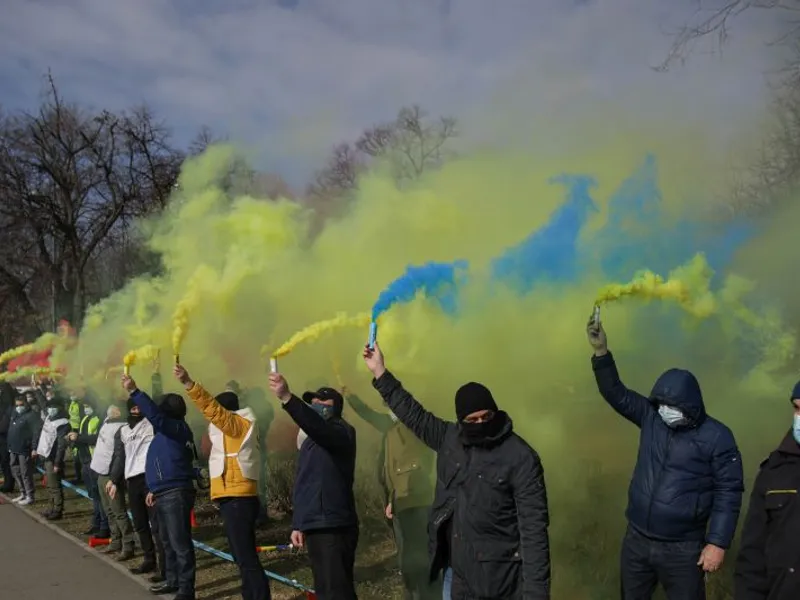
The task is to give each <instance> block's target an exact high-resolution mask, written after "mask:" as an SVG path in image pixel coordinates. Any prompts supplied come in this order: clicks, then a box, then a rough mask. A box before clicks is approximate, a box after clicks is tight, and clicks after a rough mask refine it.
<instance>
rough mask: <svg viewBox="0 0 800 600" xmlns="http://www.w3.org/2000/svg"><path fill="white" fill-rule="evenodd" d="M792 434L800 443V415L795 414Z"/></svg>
mask: <svg viewBox="0 0 800 600" xmlns="http://www.w3.org/2000/svg"><path fill="white" fill-rule="evenodd" d="M792 435H793V436H794V439H795V441H796V442H797V443H798V444H800V415H795V416H794V422H793V423H792Z"/></svg>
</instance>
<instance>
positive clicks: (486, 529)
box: [373, 371, 550, 600]
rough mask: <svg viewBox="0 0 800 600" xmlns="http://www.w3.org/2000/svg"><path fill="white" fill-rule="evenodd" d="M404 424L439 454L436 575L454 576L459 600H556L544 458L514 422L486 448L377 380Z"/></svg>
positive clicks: (432, 539)
mask: <svg viewBox="0 0 800 600" xmlns="http://www.w3.org/2000/svg"><path fill="white" fill-rule="evenodd" d="M373 385H374V386H375V388H376V389H377V390H378V392H380V394H381V396H382V397H383V400H384V401H385V402H386V403H387V404H388V405H389V408H390V409H391V410H392V412H394V414H395V415H397V417H398V419H399V420H400V421H401V422H402V423H403V424H404V425H405V426H406V427H408V428H409V429H410V430H411V431H412V432H414V434H415V435H416V436H417V437H419V438H420V439H421V440H422V441H423V442H425V444H426V445H427V446H429V447H430V448H431V449H432V450H433V451H434V452H436V453H437V461H436V474H437V481H436V492H435V497H434V500H433V504H432V505H431V513H430V522H429V524H428V538H429V539H428V550H429V553H430V559H431V569H430V575H431V579H433V578H435V577H436V575H437V574H438V573H439V571H440V570H441V569H443V568H444V567H446V566H447V565H448V564H449V566H450V567H451V568H452V569H453V585H452V597H453V598H458V599H459V600H473V599H475V600H478V599H480V600H495V599H496V600H500V599H501V598H502V599H504V600H516V599H523V598H524V599H525V600H544V599H549V598H550V543H549V536H548V533H547V528H548V526H549V516H548V510H547V492H546V488H545V481H544V471H543V469H542V463H541V461H540V460H539V455H538V454H537V453H536V451H535V450H533V448H531V447H530V446H529V445H528V444H527V443H526V442H525V440H523V439H522V438H521V437H519V436H518V435H516V434H515V433H514V432H513V424H512V422H511V419H510V418H509V417H508V416H507V415H506V414H505V413H503V412H498V413H497V415H496V416H495V419H498V418H500V419H504V420H505V423H504V426H503V427H502V429H500V430H499V431H498V432H497V433H495V434H494V435H493V436H492V437H491V439H487V440H486V441H485V443H482V444H481V445H467V444H465V443H464V441H463V438H462V436H461V429H460V426H459V425H458V424H456V423H451V422H447V421H444V420H442V419H439V418H438V417H436V416H435V415H433V414H432V413H430V412H428V411H427V410H425V409H424V408H423V407H422V405H421V404H420V403H419V402H417V401H416V400H415V399H414V397H413V396H411V394H409V393H408V392H407V391H406V390H405V389H403V386H402V385H401V384H400V382H399V381H398V380H397V379H395V377H394V376H393V375H392V374H391V373H389V372H388V371H387V372H386V373H384V374H383V375H382V376H381V377H380V379H377V380H373Z"/></svg>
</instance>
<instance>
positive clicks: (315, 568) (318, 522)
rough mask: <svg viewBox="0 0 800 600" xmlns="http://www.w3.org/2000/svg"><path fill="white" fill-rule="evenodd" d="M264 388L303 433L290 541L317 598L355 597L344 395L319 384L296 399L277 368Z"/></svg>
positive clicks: (355, 529)
mask: <svg viewBox="0 0 800 600" xmlns="http://www.w3.org/2000/svg"><path fill="white" fill-rule="evenodd" d="M269 387H270V389H271V390H272V393H273V394H275V396H276V397H277V398H278V400H280V402H281V404H282V406H283V410H285V411H286V412H287V413H288V414H289V416H290V417H291V418H292V420H293V421H294V422H295V423H297V425H298V426H299V427H300V430H301V431H302V432H303V436H304V438H305V439H302V438H299V442H300V454H299V456H298V459H297V473H296V476H295V482H294V491H293V497H292V504H293V506H294V512H293V514H292V529H293V531H292V544H293V545H294V546H296V547H302V546H303V545H305V546H306V547H307V549H308V557H309V559H310V561H311V571H312V573H313V575H314V591H315V592H316V595H317V598H319V600H355V599H356V598H357V596H356V590H355V581H354V573H353V568H354V566H355V558H356V546H357V545H358V534H359V525H358V515H357V513H356V503H355V498H354V496H353V481H354V478H355V468H356V430H355V429H354V428H353V426H352V425H350V424H349V423H347V421H345V420H344V419H342V409H343V407H344V399H343V398H342V395H341V394H340V393H339V392H337V391H336V390H335V389H333V388H329V387H322V388H320V389H318V390H317V391H315V392H306V393H304V394H303V399H302V400H300V399H299V398H298V397H297V396H295V395H294V394H292V392H291V391H290V390H289V384H288V383H286V379H284V377H283V375H281V374H280V373H271V374H270V376H269Z"/></svg>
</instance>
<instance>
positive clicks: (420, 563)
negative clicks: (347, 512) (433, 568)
mask: <svg viewBox="0 0 800 600" xmlns="http://www.w3.org/2000/svg"><path fill="white" fill-rule="evenodd" d="M392 528H393V529H394V539H395V544H396V545H397V562H398V566H399V567H400V574H401V576H402V578H403V587H404V588H405V594H404V596H405V598H406V600H429V599H430V600H432V599H433V598H436V599H437V600H439V599H440V598H441V597H442V584H441V582H440V581H436V582H435V583H431V582H430V565H429V563H428V508H427V507H424V506H423V507H419V508H407V509H406V510H402V511H400V512H398V513H395V514H394V518H393V519H392Z"/></svg>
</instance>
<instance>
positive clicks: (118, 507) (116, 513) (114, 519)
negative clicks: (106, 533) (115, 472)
mask: <svg viewBox="0 0 800 600" xmlns="http://www.w3.org/2000/svg"><path fill="white" fill-rule="evenodd" d="M109 481H111V480H110V479H109V478H108V476H106V475H99V476H98V477H97V487H99V488H100V502H102V503H103V508H104V509H105V511H106V516H107V517H108V526H109V527H110V528H111V544H110V545H109V551H110V552H111V551H113V550H116V549H117V548H121V549H123V550H133V526H132V525H131V520H130V519H129V518H128V506H127V504H126V502H125V486H121V485H118V486H117V493H116V494H115V495H114V498H113V499H112V498H111V496H109V495H108V492H106V484H107V483H108V482H109Z"/></svg>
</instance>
